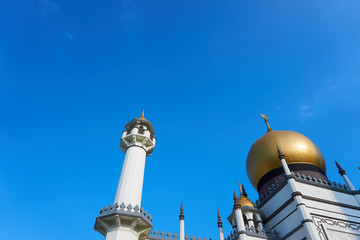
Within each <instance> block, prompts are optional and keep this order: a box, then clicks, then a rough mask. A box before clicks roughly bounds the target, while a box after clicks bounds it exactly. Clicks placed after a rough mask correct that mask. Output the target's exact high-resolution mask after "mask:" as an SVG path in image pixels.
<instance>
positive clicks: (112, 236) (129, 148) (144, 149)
mask: <svg viewBox="0 0 360 240" xmlns="http://www.w3.org/2000/svg"><path fill="white" fill-rule="evenodd" d="M154 135H155V132H154V128H153V126H152V124H151V122H149V121H148V120H146V119H145V117H144V110H143V113H142V115H141V117H139V118H134V119H133V120H131V121H130V122H129V123H128V124H126V126H125V131H123V134H122V138H121V142H120V149H121V150H122V151H123V152H124V153H125V159H124V163H123V167H122V171H121V175H120V180H119V184H118V187H117V190H116V195H115V199H114V204H113V205H112V204H110V206H109V207H106V206H105V207H104V208H103V209H101V211H100V215H99V216H98V217H97V218H96V222H95V230H96V231H98V232H100V233H101V234H102V235H104V236H105V239H106V240H142V239H145V238H146V236H147V235H148V234H149V233H150V231H151V229H152V224H151V221H152V219H151V215H150V214H148V213H147V211H144V210H143V208H141V196H142V187H143V180H144V171H145V160H146V156H150V155H151V154H152V151H153V149H154V147H155V141H156V139H155V137H154Z"/></svg>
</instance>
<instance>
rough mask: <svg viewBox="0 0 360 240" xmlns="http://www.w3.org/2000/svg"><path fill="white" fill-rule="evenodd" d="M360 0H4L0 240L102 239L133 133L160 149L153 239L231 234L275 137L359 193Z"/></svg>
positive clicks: (148, 199)
mask: <svg viewBox="0 0 360 240" xmlns="http://www.w3.org/2000/svg"><path fill="white" fill-rule="evenodd" d="M359 12H360V2H359V1H357V0H343V1H335V0H330V1H329V0H327V1H324V0H318V1H312V0H311V1H310V0H304V1H299V0H236V1H235V0H229V1H218V0H216V1H215V0H214V1H212V0H206V1H205V0H181V1H179V0H173V1H169V0H166V1H165V0H147V1H145V0H143V1H138V0H117V1H112V0H108V1H105V0H78V1H70V0H62V1H60V0H23V1H21V0H0V101H1V105H0V162H1V168H0V192H1V197H0V210H1V214H0V239H12V240H22V239H30V240H32V239H34V240H35V239H36V240H63V239H67V240H73V239H74V240H75V239H87V240H95V239H103V237H102V236H101V235H100V234H99V233H97V232H95V231H94V230H93V226H94V222H95V218H96V216H97V215H98V213H99V210H100V208H101V207H103V206H104V205H108V204H110V203H112V201H113V198H114V195H115V191H116V186H117V182H118V178H119V175H120V171H121V167H122V161H123V158H124V154H123V153H122V152H121V151H120V150H119V149H118V145H119V141H120V137H121V132H122V131H123V130H124V125H125V124H126V123H127V122H129V121H130V120H131V119H132V118H134V117H139V116H140V114H141V110H142V109H143V108H145V116H146V118H147V119H149V120H150V121H152V123H153V125H154V128H155V131H156V136H157V140H158V141H157V146H156V148H155V150H154V153H153V156H151V157H149V158H148V160H147V163H146V171H145V182H144V191H143V201H142V204H143V206H144V208H145V209H147V210H148V211H149V212H150V213H151V214H152V215H153V224H154V228H156V229H159V230H160V231H161V230H165V231H166V232H168V231H171V232H178V215H179V207H180V202H181V201H183V202H184V208H185V228H186V233H188V234H189V235H196V237H197V236H201V237H207V238H209V237H212V238H213V239H214V238H217V225H216V222H217V218H216V212H217V209H220V211H221V214H222V217H223V221H224V222H225V223H224V227H225V232H226V234H227V233H229V230H230V225H229V224H228V223H227V221H226V218H227V216H228V215H229V214H230V212H231V210H232V204H233V200H232V194H233V190H234V189H236V190H237V182H238V181H241V182H242V183H244V184H245V186H246V187H247V191H248V193H249V195H250V197H251V198H252V200H253V201H255V199H256V198H257V193H256V191H255V190H254V189H253V188H252V187H251V185H250V183H249V181H248V179H247V175H246V170H245V161H246V156H247V153H248V150H249V149H250V147H251V145H252V143H253V142H254V141H255V140H256V139H258V138H259V137H261V136H262V135H263V134H264V133H265V132H266V126H265V124H264V123H263V120H262V119H261V118H260V117H259V115H260V113H262V112H263V113H265V114H267V115H269V120H270V124H271V126H272V127H273V128H274V129H277V130H294V131H298V132H300V133H302V134H304V135H306V136H308V137H309V138H310V139H312V140H313V141H314V142H315V143H316V144H317V145H318V146H319V147H320V149H321V150H322V152H323V154H324V156H325V159H326V161H327V168H328V176H329V178H330V179H332V180H336V181H342V179H341V178H340V176H339V174H338V173H337V170H336V168H335V166H334V163H333V161H334V160H338V161H339V162H340V163H341V164H342V166H343V168H345V170H347V173H348V176H349V178H350V179H352V181H353V183H354V185H355V186H356V187H359V186H360V181H359V177H358V176H359V173H360V172H359V170H358V169H357V166H358V165H359V156H360V148H359V135H360V130H359V119H360V113H359V112H360V111H359V107H360V101H359V92H360V82H359V79H360V27H359V26H360V14H359Z"/></svg>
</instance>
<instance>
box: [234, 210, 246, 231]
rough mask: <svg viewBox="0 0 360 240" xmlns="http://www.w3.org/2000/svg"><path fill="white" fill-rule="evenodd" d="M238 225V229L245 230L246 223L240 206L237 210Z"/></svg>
mask: <svg viewBox="0 0 360 240" xmlns="http://www.w3.org/2000/svg"><path fill="white" fill-rule="evenodd" d="M235 219H236V227H237V230H238V231H245V223H244V218H243V215H242V211H241V209H240V208H238V209H236V210H235Z"/></svg>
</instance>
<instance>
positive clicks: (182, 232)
mask: <svg viewBox="0 0 360 240" xmlns="http://www.w3.org/2000/svg"><path fill="white" fill-rule="evenodd" d="M179 218H180V231H179V233H180V235H179V240H184V239H185V220H184V219H185V215H184V206H183V203H182V202H181V205H180V215H179Z"/></svg>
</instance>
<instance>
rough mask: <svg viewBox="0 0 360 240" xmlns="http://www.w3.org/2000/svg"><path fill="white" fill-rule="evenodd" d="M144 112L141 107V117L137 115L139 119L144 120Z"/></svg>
mask: <svg viewBox="0 0 360 240" xmlns="http://www.w3.org/2000/svg"><path fill="white" fill-rule="evenodd" d="M144 113H145V110H144V109H143V110H142V114H141V117H139V118H140V119H143V120H146V118H145V117H144Z"/></svg>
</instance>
